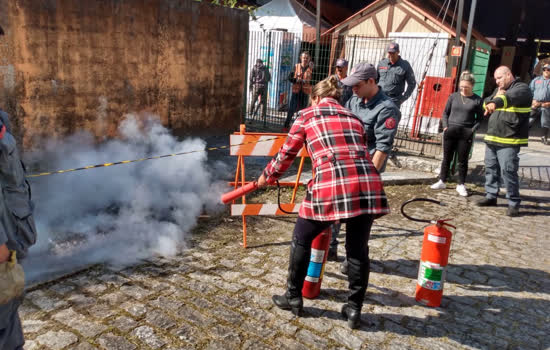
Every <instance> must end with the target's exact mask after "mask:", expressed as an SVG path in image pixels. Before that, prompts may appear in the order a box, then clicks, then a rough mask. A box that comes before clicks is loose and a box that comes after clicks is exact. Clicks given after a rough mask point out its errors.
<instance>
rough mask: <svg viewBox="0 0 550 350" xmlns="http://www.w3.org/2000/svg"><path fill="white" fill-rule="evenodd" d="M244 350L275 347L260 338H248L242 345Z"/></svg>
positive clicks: (261, 349)
mask: <svg viewBox="0 0 550 350" xmlns="http://www.w3.org/2000/svg"><path fill="white" fill-rule="evenodd" d="M241 349H243V350H271V349H273V347H272V346H271V345H268V344H266V343H264V342H263V341H261V340H260V339H246V340H245V341H244V342H243V345H242V347H241Z"/></svg>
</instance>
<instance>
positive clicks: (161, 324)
mask: <svg viewBox="0 0 550 350" xmlns="http://www.w3.org/2000/svg"><path fill="white" fill-rule="evenodd" d="M145 319H146V320H147V322H148V323H149V324H151V325H153V326H155V327H157V328H162V329H170V328H173V327H175V326H176V321H174V319H172V317H170V316H168V315H166V314H165V313H163V312H161V311H158V310H152V311H149V312H148V313H147V315H146V316H145Z"/></svg>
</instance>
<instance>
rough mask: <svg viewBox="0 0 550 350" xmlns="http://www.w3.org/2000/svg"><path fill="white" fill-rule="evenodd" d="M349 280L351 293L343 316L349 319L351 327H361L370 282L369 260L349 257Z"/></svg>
mask: <svg viewBox="0 0 550 350" xmlns="http://www.w3.org/2000/svg"><path fill="white" fill-rule="evenodd" d="M348 282H349V290H350V295H349V297H348V303H347V304H346V305H344V306H343V307H342V316H344V318H346V319H347V320H348V326H349V328H352V329H355V328H359V325H360V324H361V308H362V307H363V300H364V299H365V293H366V291H367V286H368V284H369V261H368V260H367V261H366V262H361V261H359V260H357V259H348Z"/></svg>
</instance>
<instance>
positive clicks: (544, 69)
mask: <svg viewBox="0 0 550 350" xmlns="http://www.w3.org/2000/svg"><path fill="white" fill-rule="evenodd" d="M542 70H543V71H548V70H550V68H543V69H542Z"/></svg>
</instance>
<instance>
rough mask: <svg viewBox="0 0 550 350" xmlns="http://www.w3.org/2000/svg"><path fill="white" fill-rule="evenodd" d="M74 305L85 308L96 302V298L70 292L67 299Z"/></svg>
mask: <svg viewBox="0 0 550 350" xmlns="http://www.w3.org/2000/svg"><path fill="white" fill-rule="evenodd" d="M66 300H67V301H70V302H71V304H72V305H73V306H75V307H80V308H87V307H90V306H92V305H95V304H96V302H97V301H96V299H95V298H92V297H87V296H85V295H83V294H71V295H70V296H69V297H68V298H67V299H66Z"/></svg>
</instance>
